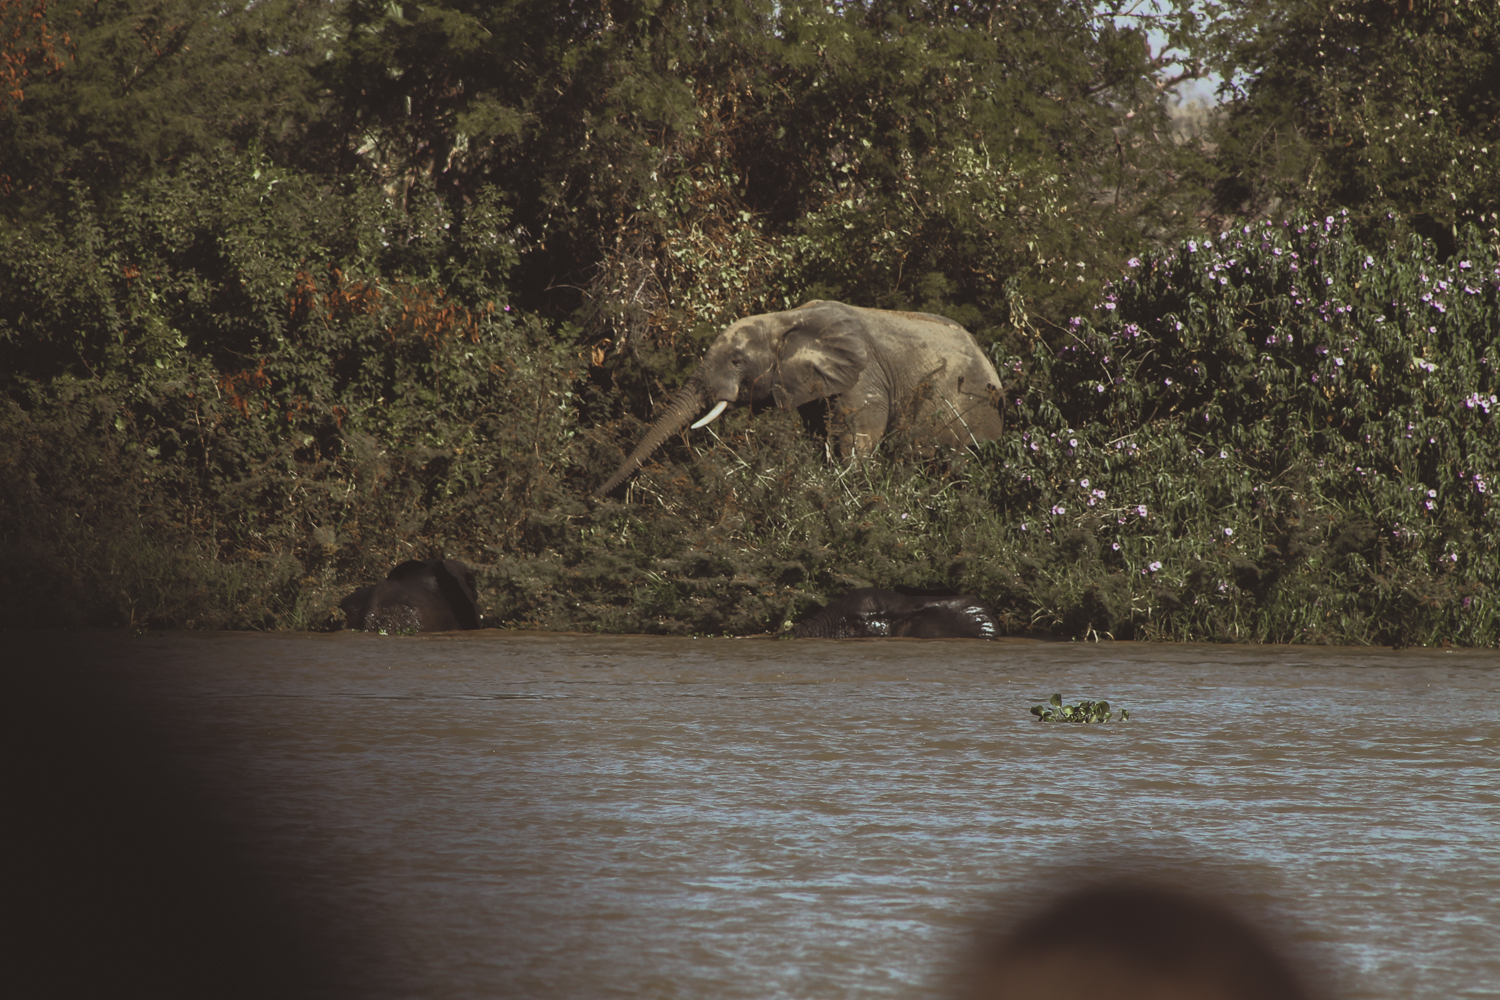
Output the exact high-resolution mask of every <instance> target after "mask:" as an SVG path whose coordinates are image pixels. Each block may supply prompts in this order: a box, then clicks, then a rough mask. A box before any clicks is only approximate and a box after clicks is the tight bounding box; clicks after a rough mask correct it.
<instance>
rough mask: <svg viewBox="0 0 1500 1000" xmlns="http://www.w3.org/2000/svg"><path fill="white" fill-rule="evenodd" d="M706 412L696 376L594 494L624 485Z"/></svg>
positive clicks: (701, 388) (668, 404) (679, 391)
mask: <svg viewBox="0 0 1500 1000" xmlns="http://www.w3.org/2000/svg"><path fill="white" fill-rule="evenodd" d="M702 409H703V385H702V383H700V382H699V381H698V379H697V378H696V377H694V378H691V379H689V380H688V383H687V385H684V386H683V387H682V388H681V389H679V390H678V392H677V395H675V396H673V397H672V398H671V399H670V400H668V401H667V405H666V407H665V408H664V409H663V410H662V413H661V416H659V417H657V418H656V420H654V421H653V422H652V424H651V429H650V430H648V431H647V432H646V436H645V437H643V438H641V443H640V444H638V445H636V446H635V451H633V452H631V453H630V457H629V458H627V459H626V460H625V461H624V463H623V464H621V466H620V467H619V468H618V469H616V470H615V474H614V475H613V476H610V477H609V482H607V483H605V484H604V485H603V486H601V487H599V488H598V489H597V490H595V491H594V492H595V493H596V494H598V495H599V496H603V495H604V494H606V493H608V492H609V491H610V490H612V489H614V488H615V487H616V486H619V485H620V484H621V483H623V482H624V481H625V480H626V479H628V478H629V477H630V474H631V473H632V472H634V471H635V470H636V469H639V468H640V467H641V465H642V464H643V463H644V462H645V461H646V459H648V458H650V457H651V454H652V453H653V452H654V451H656V449H658V448H660V447H661V446H662V444H663V443H664V442H665V441H666V440H667V438H669V437H671V436H672V435H673V434H676V433H677V432H678V431H680V430H682V429H683V428H684V427H686V426H687V424H688V421H690V420H692V419H693V417H695V416H697V415H698V411H700V410H702Z"/></svg>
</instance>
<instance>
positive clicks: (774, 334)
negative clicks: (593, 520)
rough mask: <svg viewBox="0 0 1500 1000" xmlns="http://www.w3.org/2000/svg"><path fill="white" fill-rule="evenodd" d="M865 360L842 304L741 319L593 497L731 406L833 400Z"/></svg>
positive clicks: (853, 316)
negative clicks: (674, 437) (669, 441)
mask: <svg viewBox="0 0 1500 1000" xmlns="http://www.w3.org/2000/svg"><path fill="white" fill-rule="evenodd" d="M868 361H869V342H868V340H867V338H866V336H865V333H864V321H863V320H862V319H861V318H860V315H859V314H858V313H857V312H856V311H855V310H853V309H851V308H849V307H848V306H845V305H842V304H840V303H837V302H809V303H807V304H806V305H804V306H800V307H798V308H796V309H792V310H789V311H787V312H780V313H766V314H763V315H760V316H750V317H747V318H745V319H742V320H740V321H739V322H737V323H735V324H734V325H733V326H731V327H729V329H727V330H725V331H724V332H723V333H721V334H719V336H718V338H717V339H716V340H715V341H714V342H713V344H712V345H711V346H710V347H709V349H708V353H707V354H705V355H704V357H703V363H702V364H700V365H699V366H698V369H697V370H696V371H695V372H693V374H692V376H691V377H690V378H689V379H688V380H687V383H686V384H685V385H684V386H683V387H682V388H681V389H680V390H678V392H677V394H676V395H675V396H673V397H672V398H671V399H670V400H668V401H667V404H666V406H665V407H664V408H663V410H662V412H661V413H660V414H659V415H658V416H657V418H656V420H655V421H654V422H653V423H652V424H651V427H650V429H649V430H648V431H647V432H646V436H645V437H643V438H642V439H641V443H640V444H638V445H636V448H635V451H633V452H631V453H630V457H629V458H627V459H626V460H625V462H624V463H623V464H622V465H621V466H620V467H619V468H618V469H616V470H615V474H614V475H613V476H610V477H609V481H608V482H607V483H605V484H604V485H603V486H601V487H599V490H598V492H599V493H600V494H604V493H608V492H609V491H610V490H612V489H614V488H615V487H616V486H618V485H620V484H621V483H622V482H624V481H625V480H626V478H628V477H629V476H630V474H631V473H633V472H634V471H635V470H636V469H638V468H640V467H641V464H642V463H643V462H645V461H646V459H648V458H650V457H651V455H652V453H653V452H655V451H656V449H658V448H660V447H661V446H662V444H663V443H664V442H665V441H666V440H667V438H669V437H671V436H672V435H673V434H676V433H678V432H680V431H681V430H682V429H683V428H684V427H686V426H688V425H689V423H692V426H693V427H702V426H704V425H706V424H708V423H709V422H710V421H713V420H715V419H717V418H718V416H719V414H721V413H723V412H724V411H725V410H726V409H727V408H729V407H731V406H744V405H746V404H750V403H757V402H765V401H768V400H769V401H771V402H773V403H774V404H775V405H776V406H777V407H779V408H781V409H792V408H793V407H797V406H801V405H802V404H803V403H810V402H812V401H813V400H815V399H822V398H824V397H827V396H834V395H837V394H838V393H841V392H844V391H846V390H848V389H849V388H851V387H852V386H853V385H854V383H855V382H856V381H858V379H859V376H860V374H861V373H862V372H863V371H864V370H865V365H866V364H867V363H868ZM710 407H711V408H710ZM705 409H708V412H707V413H704V412H703V411H704V410H705ZM700 414H702V416H701V417H700V418H699V419H698V420H697V421H696V422H693V419H694V418H695V417H699V415H700Z"/></svg>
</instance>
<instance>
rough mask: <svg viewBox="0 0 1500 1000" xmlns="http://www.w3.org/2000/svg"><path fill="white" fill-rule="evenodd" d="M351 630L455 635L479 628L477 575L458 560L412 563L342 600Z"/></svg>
mask: <svg viewBox="0 0 1500 1000" xmlns="http://www.w3.org/2000/svg"><path fill="white" fill-rule="evenodd" d="M339 607H340V608H341V609H343V612H344V624H345V627H346V628H352V629H363V630H364V631H366V632H452V631H456V630H458V629H474V628H478V627H479V591H478V589H477V588H476V587H475V586H474V571H473V570H472V569H470V568H469V567H467V566H465V565H464V564H463V563H461V562H459V561H458V560H457V559H408V560H407V561H406V562H404V563H402V564H401V565H399V566H397V567H396V568H395V569H393V570H391V571H390V573H388V574H386V578H385V579H384V580H382V581H381V582H380V583H377V584H374V585H372V586H369V587H360V588H359V589H358V590H356V591H355V592H354V593H352V594H350V595H349V596H348V597H346V598H344V599H343V600H342V601H340V602H339Z"/></svg>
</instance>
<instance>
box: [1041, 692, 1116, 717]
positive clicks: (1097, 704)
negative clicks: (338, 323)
mask: <svg viewBox="0 0 1500 1000" xmlns="http://www.w3.org/2000/svg"><path fill="white" fill-rule="evenodd" d="M1047 704H1048V705H1051V706H1052V707H1051V708H1048V707H1047V706H1046V705H1032V706H1031V714H1032V715H1034V716H1036V718H1037V721H1038V722H1109V721H1110V720H1112V719H1113V718H1114V717H1115V713H1114V712H1113V710H1111V709H1110V707H1109V702H1107V701H1080V702H1077V703H1075V704H1072V705H1064V704H1063V700H1062V695H1060V694H1054V695H1053V696H1052V697H1051V698H1049V699H1047ZM1120 721H1121V722H1129V721H1130V709H1128V708H1122V709H1120Z"/></svg>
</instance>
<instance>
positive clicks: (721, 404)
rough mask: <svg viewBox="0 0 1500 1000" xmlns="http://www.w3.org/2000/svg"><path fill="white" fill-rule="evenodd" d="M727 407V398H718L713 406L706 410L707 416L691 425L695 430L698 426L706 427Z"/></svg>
mask: <svg viewBox="0 0 1500 1000" xmlns="http://www.w3.org/2000/svg"><path fill="white" fill-rule="evenodd" d="M727 409H729V400H727V399H721V400H719V401H718V402H717V403H715V404H714V408H713V409H712V410H709V411H708V415H707V416H705V417H704V418H703V419H702V420H700V421H698V422H697V423H696V424H694V425H693V430H697V429H698V428H700V427H707V426H708V425H709V424H711V423H713V422H714V421H715V420H717V419H718V418H719V414H721V413H723V412H724V411H725V410H727Z"/></svg>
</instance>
